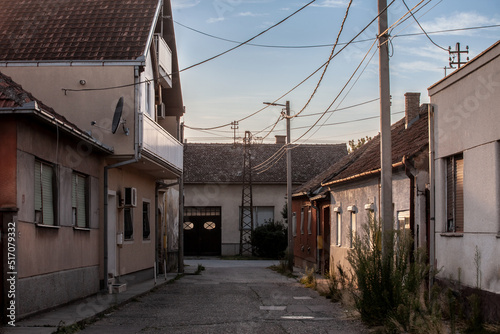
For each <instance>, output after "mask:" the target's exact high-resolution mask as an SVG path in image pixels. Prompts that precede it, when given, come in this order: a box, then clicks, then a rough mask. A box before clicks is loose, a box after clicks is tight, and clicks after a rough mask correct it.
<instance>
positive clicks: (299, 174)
mask: <svg viewBox="0 0 500 334" xmlns="http://www.w3.org/2000/svg"><path fill="white" fill-rule="evenodd" d="M282 147H283V145H281V144H254V145H252V146H251V155H252V160H251V161H252V166H253V167H255V166H257V165H258V164H260V163H262V162H264V161H265V160H267V159H268V158H270V157H271V156H272V155H273V154H275V153H276V152H278V151H279V150H280V148H282ZM291 152H292V182H293V183H295V184H301V183H303V182H305V181H307V180H309V179H310V178H311V177H313V176H314V175H316V174H318V173H319V172H321V171H322V170H324V169H325V168H327V167H328V166H330V165H331V164H333V163H335V162H336V161H338V160H340V159H341V158H342V157H344V156H346V155H347V148H346V145H345V144H335V145H300V146H297V147H295V148H294V149H292V151H291ZM278 156H279V155H278ZM243 157H244V147H243V146H242V145H237V146H236V147H234V146H233V144H195V143H188V144H185V145H184V183H185V184H189V183H241V182H242V177H243V176H242V172H243ZM252 182H253V183H261V184H262V183H270V184H286V155H285V154H283V155H282V156H281V157H280V159H279V160H278V162H277V163H276V164H275V165H273V166H272V167H271V168H269V169H268V170H267V171H265V172H263V173H261V174H257V173H256V172H255V171H254V172H253V173H252Z"/></svg>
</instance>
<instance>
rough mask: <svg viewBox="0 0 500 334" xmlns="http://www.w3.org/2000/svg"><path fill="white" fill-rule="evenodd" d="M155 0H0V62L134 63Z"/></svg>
mask: <svg viewBox="0 0 500 334" xmlns="http://www.w3.org/2000/svg"><path fill="white" fill-rule="evenodd" d="M157 6H158V0H112V1H109V0H64V1H61V0H0V50H2V52H1V53H0V61H1V60H9V61H33V60H135V59H136V58H137V57H139V56H141V55H143V54H144V50H145V47H146V44H147V41H148V36H149V34H150V31H151V30H152V28H153V27H152V24H153V21H154V18H155V12H156V8H157Z"/></svg>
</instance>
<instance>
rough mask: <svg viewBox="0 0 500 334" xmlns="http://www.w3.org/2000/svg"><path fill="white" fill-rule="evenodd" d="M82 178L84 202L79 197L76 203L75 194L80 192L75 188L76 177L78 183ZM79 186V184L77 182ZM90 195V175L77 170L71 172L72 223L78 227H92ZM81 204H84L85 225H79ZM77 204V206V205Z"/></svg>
mask: <svg viewBox="0 0 500 334" xmlns="http://www.w3.org/2000/svg"><path fill="white" fill-rule="evenodd" d="M79 178H81V179H83V202H82V199H80V198H77V199H76V203H75V198H74V196H75V195H77V194H78V189H75V179H76V181H77V182H76V183H78V179H79ZM77 186H78V184H77ZM89 197H90V186H89V176H88V175H85V174H83V173H78V172H76V171H73V173H72V174H71V209H72V212H71V217H72V224H73V227H76V228H84V229H86V228H90V219H89V218H90V215H89V213H90V205H89ZM79 204H83V212H84V217H83V219H84V222H83V226H82V225H79V220H78V218H79V215H80V210H79ZM75 205H76V207H75Z"/></svg>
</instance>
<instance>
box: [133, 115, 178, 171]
mask: <svg viewBox="0 0 500 334" xmlns="http://www.w3.org/2000/svg"><path fill="white" fill-rule="evenodd" d="M139 118H140V119H142V122H141V123H142V129H143V132H142V146H143V149H144V150H146V151H147V152H148V153H150V154H151V155H153V156H154V157H155V158H157V159H158V160H160V161H161V162H163V163H164V164H165V165H166V166H173V167H174V168H176V169H178V170H179V171H182V168H183V159H182V157H183V153H184V152H183V146H182V144H181V143H180V142H179V141H178V140H177V139H175V138H174V136H172V135H171V134H170V133H168V132H167V131H166V130H165V129H163V128H162V127H161V126H159V125H158V124H157V123H156V122H155V121H153V120H152V119H151V118H149V117H148V116H146V115H144V114H142V113H140V114H139Z"/></svg>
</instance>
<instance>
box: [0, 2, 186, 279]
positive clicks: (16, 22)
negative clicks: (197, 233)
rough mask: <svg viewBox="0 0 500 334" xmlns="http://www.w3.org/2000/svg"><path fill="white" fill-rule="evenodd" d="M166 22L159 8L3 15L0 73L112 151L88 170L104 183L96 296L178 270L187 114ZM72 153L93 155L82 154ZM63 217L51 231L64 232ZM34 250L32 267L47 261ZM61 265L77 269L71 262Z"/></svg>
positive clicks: (15, 5) (16, 7) (12, 8)
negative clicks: (124, 280) (118, 285)
mask: <svg viewBox="0 0 500 334" xmlns="http://www.w3.org/2000/svg"><path fill="white" fill-rule="evenodd" d="M171 15H172V9H171V5H170V1H162V0H142V1H138V0H137V1H125V0H118V1H105V0H101V1H93V2H81V1H76V0H68V1H64V3H61V1H58V0H31V1H30V0H28V1H23V2H3V3H2V6H1V8H0V71H1V72H3V73H4V74H6V75H8V76H10V77H12V79H13V80H14V81H16V82H17V83H19V84H21V85H22V86H23V88H24V89H25V90H27V91H29V92H31V93H33V94H34V95H35V96H36V97H37V98H39V99H41V100H42V101H43V102H44V103H46V104H47V105H50V106H51V107H52V108H54V110H56V111H57V113H58V114H60V115H61V116H62V117H63V118H64V119H67V120H69V121H71V124H74V126H75V128H78V129H81V131H82V132H83V133H87V134H88V135H89V136H90V138H92V139H93V140H95V141H96V142H99V143H103V144H104V145H106V147H109V148H110V150H111V151H112V152H113V153H112V154H110V155H108V156H107V157H106V161H105V163H104V164H102V165H100V166H95V168H96V170H95V171H93V173H96V175H97V174H98V175H101V176H102V178H101V179H100V182H99V184H98V187H99V194H100V195H99V198H98V199H97V197H95V196H91V198H92V200H93V201H96V203H99V205H98V208H96V211H95V212H96V214H97V215H98V217H99V219H98V220H96V223H95V228H97V229H98V230H99V238H98V240H96V242H95V243H94V245H93V246H94V247H97V248H98V249H99V255H98V259H99V261H98V262H99V273H98V275H97V276H98V277H99V280H100V281H101V288H104V287H106V286H107V285H108V284H111V283H116V281H117V280H118V278H120V277H121V278H123V276H124V275H128V274H132V275H129V277H132V276H133V277H135V278H138V277H141V276H142V275H141V273H143V272H147V273H148V274H147V275H151V276H152V275H153V273H152V268H154V267H155V266H156V267H157V270H158V271H162V270H163V268H165V267H166V268H167V270H176V269H177V268H178V263H179V256H182V251H179V247H180V243H179V213H180V212H182V211H179V208H180V206H181V201H180V196H179V192H180V190H179V184H182V182H180V181H181V178H182V171H183V145H182V144H181V140H180V133H181V131H180V117H181V116H182V115H183V113H184V107H183V102H182V94H181V86H180V80H179V73H178V62H177V54H176V46H175V37H174V30H173V21H172V20H171ZM26 138H29V137H26ZM86 150H88V151H86ZM76 153H77V154H80V155H84V156H85V155H86V154H91V153H93V149H92V150H90V149H88V148H87V147H86V146H83V145H81V146H77V147H76ZM61 154H64V155H69V154H70V153H69V152H62V153H61ZM80 163H82V164H83V163H86V159H80ZM62 186H67V185H64V184H61V187H62ZM62 218H63V217H60V218H59V219H58V220H57V221H55V222H54V225H56V226H57V225H64V224H70V222H67V221H61V219H62ZM26 223H28V224H32V225H31V228H33V229H34V231H35V232H36V233H35V234H34V235H33V237H37V238H43V237H44V236H43V234H40V233H39V232H40V231H42V229H41V227H40V226H39V225H37V222H36V220H35V218H34V217H31V218H30V219H26ZM43 231H45V229H43ZM181 231H182V230H181ZM68 242H71V241H70V240H68ZM33 251H34V252H33V257H34V261H35V262H38V263H40V265H42V264H43V263H45V262H47V261H46V258H44V257H43V255H42V254H40V253H37V252H36V251H35V249H33ZM38 256H39V257H40V258H39V259H37V257H38ZM82 256H83V257H84V258H85V257H86V256H87V254H85V255H82ZM88 256H94V255H90V253H89V255H88ZM61 257H63V258H64V261H67V262H72V261H73V259H72V258H71V254H70V253H66V254H61ZM61 261H62V260H61ZM53 272H54V270H53V269H50V270H49V269H41V270H40V272H36V273H31V274H30V275H35V276H36V275H45V274H50V273H53ZM129 279H130V278H129Z"/></svg>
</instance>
